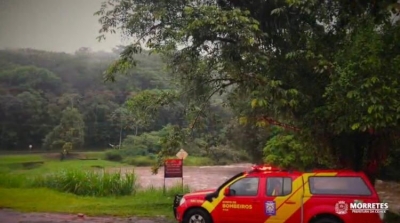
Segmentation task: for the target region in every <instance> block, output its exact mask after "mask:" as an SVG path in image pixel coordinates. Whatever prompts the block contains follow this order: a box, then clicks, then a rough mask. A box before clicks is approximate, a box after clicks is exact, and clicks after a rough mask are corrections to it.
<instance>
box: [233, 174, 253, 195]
mask: <svg viewBox="0 0 400 223" xmlns="http://www.w3.org/2000/svg"><path fill="white" fill-rule="evenodd" d="M259 181H260V179H259V178H258V177H246V178H243V179H240V180H238V181H236V182H235V183H233V184H232V185H231V186H230V187H229V189H230V190H231V193H232V195H233V196H257V194H258V184H259Z"/></svg>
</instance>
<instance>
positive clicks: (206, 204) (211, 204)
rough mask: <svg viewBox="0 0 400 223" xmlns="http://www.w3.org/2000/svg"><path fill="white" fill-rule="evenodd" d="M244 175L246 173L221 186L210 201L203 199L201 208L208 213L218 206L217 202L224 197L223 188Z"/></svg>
mask: <svg viewBox="0 0 400 223" xmlns="http://www.w3.org/2000/svg"><path fill="white" fill-rule="evenodd" d="M245 177H246V174H245V175H243V176H240V177H238V178H236V179H235V180H234V181H232V182H230V183H229V184H227V185H225V187H223V188H222V189H221V190H220V191H219V194H218V197H216V198H214V199H213V200H212V201H211V202H209V201H205V202H204V203H203V204H202V205H201V206H202V207H203V208H205V209H206V210H207V211H208V212H209V213H211V212H212V211H213V210H214V209H215V208H216V207H217V206H218V204H219V203H221V201H222V199H224V197H225V195H224V191H225V188H227V187H229V186H230V185H232V184H233V183H235V182H236V181H238V180H240V179H242V178H245Z"/></svg>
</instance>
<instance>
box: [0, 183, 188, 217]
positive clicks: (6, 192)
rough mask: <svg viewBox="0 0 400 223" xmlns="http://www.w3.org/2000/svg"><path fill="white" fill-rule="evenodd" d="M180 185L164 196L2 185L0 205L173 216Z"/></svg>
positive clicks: (150, 191)
mask: <svg viewBox="0 0 400 223" xmlns="http://www.w3.org/2000/svg"><path fill="white" fill-rule="evenodd" d="M181 190H182V189H181V188H178V187H176V188H171V189H168V190H167V193H166V195H164V194H163V191H162V190H159V189H147V190H143V191H138V192H137V193H136V194H135V195H131V196H123V197H118V198H116V197H82V196H77V195H74V194H69V193H62V192H58V191H54V190H51V189H47V188H25V189H22V188H1V187H0V197H1V199H0V207H7V208H12V209H16V210H19V211H24V212H59V213H84V214H86V215H92V216H101V215H113V216H159V215H164V216H167V217H172V211H171V204H172V201H173V195H174V194H175V193H181V192H182V191H181Z"/></svg>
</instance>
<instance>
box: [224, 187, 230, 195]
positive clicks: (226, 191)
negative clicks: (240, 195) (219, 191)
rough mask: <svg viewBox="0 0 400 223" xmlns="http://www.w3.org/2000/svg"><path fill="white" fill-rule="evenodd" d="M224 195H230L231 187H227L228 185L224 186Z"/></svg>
mask: <svg viewBox="0 0 400 223" xmlns="http://www.w3.org/2000/svg"><path fill="white" fill-rule="evenodd" d="M224 195H225V196H229V195H231V189H229V187H227V188H225V190H224Z"/></svg>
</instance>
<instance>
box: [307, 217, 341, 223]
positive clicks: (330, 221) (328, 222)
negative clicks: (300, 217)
mask: <svg viewBox="0 0 400 223" xmlns="http://www.w3.org/2000/svg"><path fill="white" fill-rule="evenodd" d="M313 223H341V222H340V221H338V220H336V219H334V218H325V217H324V218H320V219H317V220H316V221H313Z"/></svg>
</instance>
